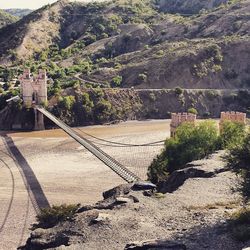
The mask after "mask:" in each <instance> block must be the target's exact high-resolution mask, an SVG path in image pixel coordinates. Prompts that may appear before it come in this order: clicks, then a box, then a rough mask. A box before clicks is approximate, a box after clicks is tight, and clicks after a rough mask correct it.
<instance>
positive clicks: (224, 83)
mask: <svg viewBox="0 0 250 250" xmlns="http://www.w3.org/2000/svg"><path fill="white" fill-rule="evenodd" d="M196 2H197V1H185V0H182V1H179V2H178V3H179V5H178V6H189V5H190V6H191V5H192V6H193V5H194V4H196ZM224 2H225V1H219V0H218V1H207V2H204V1H201V2H200V3H202V4H203V5H202V8H208V9H209V12H208V13H204V14H200V15H194V16H191V17H182V16H180V15H173V14H169V13H163V11H164V12H165V11H170V10H169V9H168V6H170V7H171V8H173V9H174V8H175V6H176V2H172V1H165V2H164V3H165V4H167V7H166V6H165V5H164V3H163V1H154V0H144V1H142V0H136V1H132V2H131V1H124V0H116V1H109V2H104V3H103V2H101V3H90V4H86V3H85V4H83V3H76V2H74V3H70V2H68V1H66V0H64V1H59V2H56V3H55V4H53V5H47V6H45V7H43V8H41V9H40V10H37V11H35V12H33V13H31V14H29V15H28V16H25V17H24V18H22V19H21V20H19V21H18V22H17V23H14V24H12V25H10V26H8V27H5V28H3V29H1V30H0V57H1V59H0V61H1V63H2V64H4V63H5V64H9V65H10V64H12V63H13V62H14V61H17V62H15V64H18V63H23V60H26V62H27V63H26V64H27V65H34V64H35V65H36V66H35V68H37V67H39V66H41V65H43V67H47V69H48V71H49V74H50V76H51V77H52V78H53V79H54V80H58V81H59V82H60V83H62V82H63V81H64V82H65V79H67V81H69V79H70V78H72V77H76V78H77V79H78V80H80V81H81V82H82V83H86V82H90V83H93V84H95V83H96V84H99V83H101V84H102V85H104V86H109V85H110V84H111V86H116V87H117V86H118V87H119V86H121V87H131V86H135V87H137V88H154V89H157V88H173V87H176V86H180V87H183V88H196V89H197V88H205V89H206V88H212V89H213V88H231V89H236V88H249V86H250V72H249V70H248V69H249V66H250V65H249V63H250V60H249V59H250V55H249V46H250V43H249V42H250V40H249V35H250V18H249V12H250V0H245V1H230V2H228V1H227V4H224V5H220V4H221V3H224ZM159 6H160V7H159ZM215 6H216V8H215V9H213V7H215ZM218 6H219V7H218ZM185 8H187V7H185ZM170 12H172V11H170ZM17 31H18V32H17ZM10 50H11V52H12V54H11V55H10V54H8V53H7V54H6V51H10ZM21 58H22V59H21ZM51 62H53V66H51ZM52 71H53V72H52ZM55 71H56V72H59V71H60V74H58V73H56V72H55Z"/></svg>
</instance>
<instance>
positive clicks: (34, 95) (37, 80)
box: [19, 69, 47, 130]
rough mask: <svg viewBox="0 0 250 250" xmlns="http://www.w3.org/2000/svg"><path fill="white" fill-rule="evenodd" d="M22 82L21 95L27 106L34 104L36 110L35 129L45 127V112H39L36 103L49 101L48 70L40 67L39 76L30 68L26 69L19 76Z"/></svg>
mask: <svg viewBox="0 0 250 250" xmlns="http://www.w3.org/2000/svg"><path fill="white" fill-rule="evenodd" d="M19 81H20V83H21V95H22V98H23V104H24V106H25V107H27V108H30V107H32V106H34V112H35V128H34V129H35V130H43V129H44V117H43V114H41V113H40V112H37V110H36V108H35V105H41V104H44V103H46V102H47V75H46V71H45V70H43V69H39V74H38V75H37V76H32V75H31V74H30V70H29V69H25V70H24V72H23V74H22V75H20V76H19Z"/></svg>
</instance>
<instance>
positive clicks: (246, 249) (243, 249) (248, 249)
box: [242, 247, 250, 250]
mask: <svg viewBox="0 0 250 250" xmlns="http://www.w3.org/2000/svg"><path fill="white" fill-rule="evenodd" d="M242 250H250V247H247V248H242Z"/></svg>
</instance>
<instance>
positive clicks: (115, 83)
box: [112, 76, 122, 87]
mask: <svg viewBox="0 0 250 250" xmlns="http://www.w3.org/2000/svg"><path fill="white" fill-rule="evenodd" d="M121 83H122V76H116V77H114V78H113V79H112V85H113V87H119V86H120V85H121Z"/></svg>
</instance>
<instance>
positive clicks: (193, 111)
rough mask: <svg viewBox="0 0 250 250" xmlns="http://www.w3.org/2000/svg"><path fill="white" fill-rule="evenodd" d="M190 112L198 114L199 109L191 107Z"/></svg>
mask: <svg viewBox="0 0 250 250" xmlns="http://www.w3.org/2000/svg"><path fill="white" fill-rule="evenodd" d="M188 113H190V114H194V115H198V111H197V110H196V109H195V108H189V109H188Z"/></svg>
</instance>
